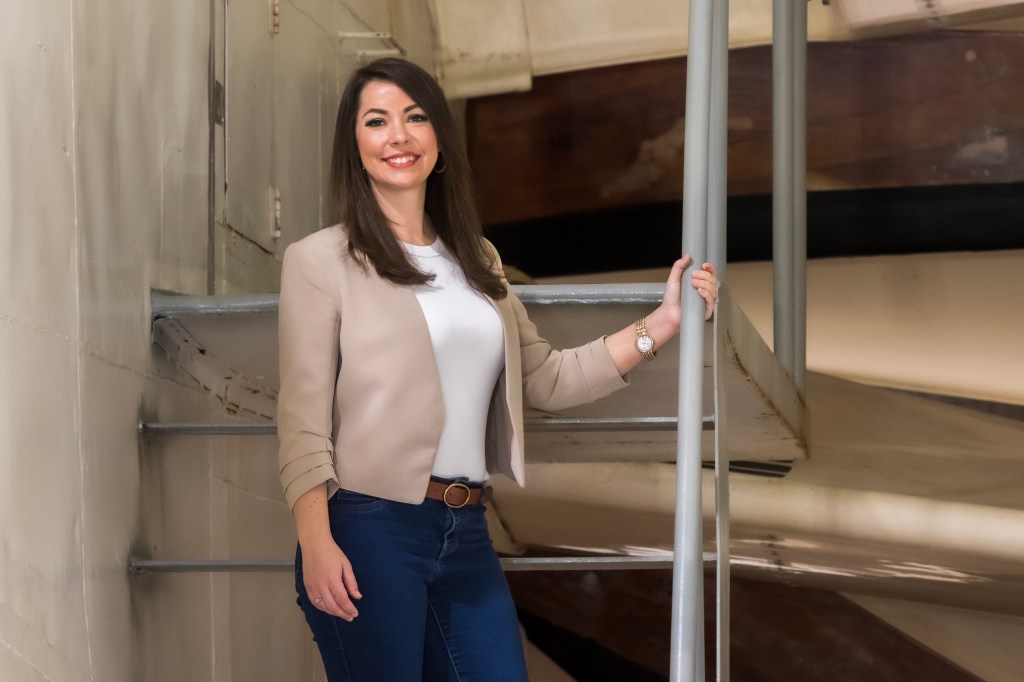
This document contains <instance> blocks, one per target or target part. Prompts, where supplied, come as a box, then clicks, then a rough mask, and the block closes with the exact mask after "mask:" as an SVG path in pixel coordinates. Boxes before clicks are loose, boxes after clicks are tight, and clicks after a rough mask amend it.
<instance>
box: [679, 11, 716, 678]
mask: <svg viewBox="0 0 1024 682" xmlns="http://www.w3.org/2000/svg"><path fill="white" fill-rule="evenodd" d="M711 29H712V13H711V0H691V2H690V37H689V49H688V57H687V60H686V140H685V147H684V154H685V156H684V160H683V170H684V173H683V251H684V252H685V253H689V254H690V255H691V256H693V260H694V265H692V266H691V267H694V266H696V267H699V263H701V262H702V261H703V260H704V259H705V254H706V250H707V219H708V211H707V201H708V133H709V127H710V126H709V117H710V113H711V108H710V107H711V104H710V99H711V92H710V91H711ZM684 280H685V275H684ZM682 289H683V290H682V299H683V300H682V304H683V316H682V322H681V325H680V330H679V331H680V343H679V436H678V444H677V449H676V514H675V537H674V542H675V544H674V553H675V562H674V563H673V567H672V585H673V589H672V642H671V654H670V655H671V660H670V666H669V679H670V680H672V681H673V682H676V681H679V680H687V681H688V682H697V681H698V680H699V681H700V682H703V680H704V647H703V641H704V636H703V635H704V574H703V562H702V556H703V540H702V537H701V522H702V518H701V456H700V440H701V426H700V425H701V397H702V390H701V388H702V387H701V384H702V379H703V369H704V306H703V305H702V301H701V299H700V296H699V295H698V294H697V292H696V291H694V290H693V288H692V287H688V286H684V287H683V288H682Z"/></svg>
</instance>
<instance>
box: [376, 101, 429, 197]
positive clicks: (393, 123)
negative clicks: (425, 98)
mask: <svg viewBox="0 0 1024 682" xmlns="http://www.w3.org/2000/svg"><path fill="white" fill-rule="evenodd" d="M356 144H357V145H358V147H359V157H360V160H361V161H362V164H363V167H364V168H365V169H366V173H367V175H369V177H370V181H371V183H372V185H373V186H374V189H375V190H376V191H377V192H381V193H391V192H404V191H410V190H411V191H420V192H424V191H425V188H426V182H427V178H429V177H430V173H431V171H432V170H433V169H434V165H435V164H436V163H437V152H438V150H437V138H436V136H435V135H434V127H433V125H431V123H430V121H429V120H428V118H427V114H426V112H425V111H424V110H423V108H422V107H421V106H420V105H419V104H417V103H416V102H414V101H413V100H412V98H410V97H409V95H408V94H406V92H405V91H404V90H402V89H401V88H400V87H398V86H397V85H395V84H394V83H389V82H386V81H370V82H369V83H367V84H366V86H365V87H364V88H363V91H362V93H361V95H360V97H359V113H358V116H357V118H356Z"/></svg>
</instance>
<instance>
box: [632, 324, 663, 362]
mask: <svg viewBox="0 0 1024 682" xmlns="http://www.w3.org/2000/svg"><path fill="white" fill-rule="evenodd" d="M634 326H635V328H636V341H635V345H636V349H637V351H638V352H639V353H640V354H641V355H643V356H644V358H645V359H646V360H653V359H654V358H656V357H658V352H657V351H656V350H654V337H653V336H651V335H650V334H649V333H647V318H646V317H641V318H640V319H639V320H637V321H636V323H635V325H634Z"/></svg>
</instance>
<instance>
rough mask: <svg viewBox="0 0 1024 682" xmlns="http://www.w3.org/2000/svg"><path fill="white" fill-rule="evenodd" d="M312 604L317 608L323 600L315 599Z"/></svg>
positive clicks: (320, 598) (321, 598)
mask: <svg viewBox="0 0 1024 682" xmlns="http://www.w3.org/2000/svg"><path fill="white" fill-rule="evenodd" d="M313 603H314V604H316V605H317V606H319V605H320V604H323V603H324V598H323V597H317V598H316V599H314V600H313Z"/></svg>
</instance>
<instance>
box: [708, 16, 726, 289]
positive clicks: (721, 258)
mask: <svg viewBox="0 0 1024 682" xmlns="http://www.w3.org/2000/svg"><path fill="white" fill-rule="evenodd" d="M713 22H714V35H713V36H712V44H711V50H712V54H711V114H710V116H711V142H710V148H709V150H708V183H709V186H710V189H709V191H708V262H709V263H711V264H712V265H714V266H715V270H717V272H718V280H719V281H720V282H724V281H725V260H726V239H725V237H726V222H727V221H726V197H727V193H728V192H727V190H728V173H727V166H728V163H727V162H728V156H729V155H728V144H729V0H715V7H714V17H713Z"/></svg>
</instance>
